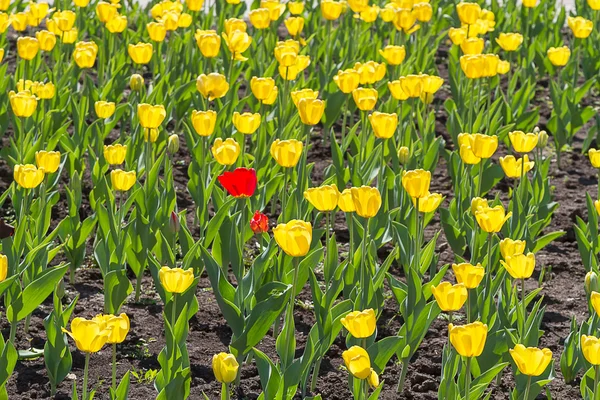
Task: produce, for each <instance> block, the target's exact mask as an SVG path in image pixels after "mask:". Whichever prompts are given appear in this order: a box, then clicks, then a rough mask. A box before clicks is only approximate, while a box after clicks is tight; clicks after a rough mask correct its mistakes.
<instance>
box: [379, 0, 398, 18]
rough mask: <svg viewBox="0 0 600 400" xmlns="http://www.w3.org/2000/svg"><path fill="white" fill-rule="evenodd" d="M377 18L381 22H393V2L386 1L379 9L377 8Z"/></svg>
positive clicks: (394, 12) (394, 14)
mask: <svg viewBox="0 0 600 400" xmlns="http://www.w3.org/2000/svg"><path fill="white" fill-rule="evenodd" d="M379 18H381V20H382V21H383V22H393V21H394V20H395V19H396V7H395V4H394V3H388V4H386V5H385V6H384V7H383V8H382V9H381V10H379Z"/></svg>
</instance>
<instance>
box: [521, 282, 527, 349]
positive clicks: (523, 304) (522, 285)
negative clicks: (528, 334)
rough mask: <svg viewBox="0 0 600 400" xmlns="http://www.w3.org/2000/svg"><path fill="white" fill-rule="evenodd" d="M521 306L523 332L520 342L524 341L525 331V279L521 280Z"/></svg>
mask: <svg viewBox="0 0 600 400" xmlns="http://www.w3.org/2000/svg"><path fill="white" fill-rule="evenodd" d="M521 306H522V307H523V330H522V331H521V341H522V342H524V341H525V329H527V306H526V305H525V278H522V279H521Z"/></svg>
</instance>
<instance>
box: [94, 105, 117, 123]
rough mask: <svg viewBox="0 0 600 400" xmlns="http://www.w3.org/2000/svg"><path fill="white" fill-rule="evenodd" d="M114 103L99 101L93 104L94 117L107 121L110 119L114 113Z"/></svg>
mask: <svg viewBox="0 0 600 400" xmlns="http://www.w3.org/2000/svg"><path fill="white" fill-rule="evenodd" d="M115 109H116V106H115V103H113V102H112V101H103V100H99V101H97V102H95V103H94V110H96V115H97V116H98V118H99V119H107V118H110V117H112V115H113V114H114V113H115Z"/></svg>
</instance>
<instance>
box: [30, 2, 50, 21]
mask: <svg viewBox="0 0 600 400" xmlns="http://www.w3.org/2000/svg"><path fill="white" fill-rule="evenodd" d="M49 10H50V5H49V4H48V3H34V2H29V13H30V14H31V15H32V17H33V18H34V19H36V20H37V21H41V20H43V19H44V18H46V15H48V11H49Z"/></svg>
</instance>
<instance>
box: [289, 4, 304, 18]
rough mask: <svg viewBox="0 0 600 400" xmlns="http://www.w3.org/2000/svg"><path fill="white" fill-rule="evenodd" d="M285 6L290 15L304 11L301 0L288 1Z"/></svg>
mask: <svg viewBox="0 0 600 400" xmlns="http://www.w3.org/2000/svg"><path fill="white" fill-rule="evenodd" d="M287 6H288V10H290V14H292V15H300V14H302V12H303V11H304V3H303V2H301V1H290V2H288V3H287Z"/></svg>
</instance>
